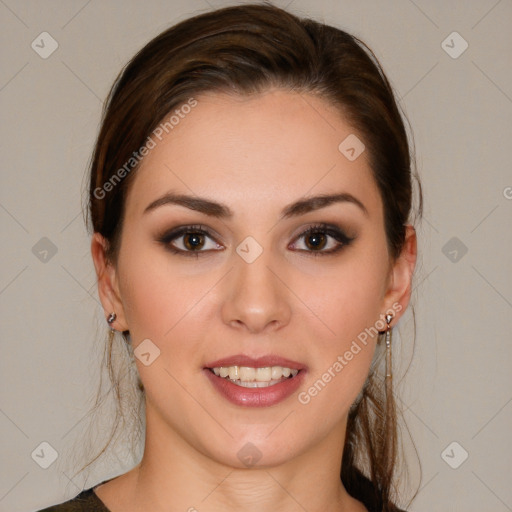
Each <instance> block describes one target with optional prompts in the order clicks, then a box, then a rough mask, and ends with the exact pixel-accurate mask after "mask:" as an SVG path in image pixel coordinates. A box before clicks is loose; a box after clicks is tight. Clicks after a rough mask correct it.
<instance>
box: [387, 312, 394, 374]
mask: <svg viewBox="0 0 512 512" xmlns="http://www.w3.org/2000/svg"><path fill="white" fill-rule="evenodd" d="M391 320H393V315H386V323H387V324H388V325H387V328H386V379H392V377H393V372H392V369H391V364H392V358H391Z"/></svg>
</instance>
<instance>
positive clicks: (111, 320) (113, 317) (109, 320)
mask: <svg viewBox="0 0 512 512" xmlns="http://www.w3.org/2000/svg"><path fill="white" fill-rule="evenodd" d="M116 318H117V315H116V314H115V313H110V315H108V318H107V323H108V325H109V327H110V330H111V331H112V332H114V329H113V328H112V324H113V323H114V322H115V321H116Z"/></svg>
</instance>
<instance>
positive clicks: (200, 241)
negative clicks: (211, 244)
mask: <svg viewBox="0 0 512 512" xmlns="http://www.w3.org/2000/svg"><path fill="white" fill-rule="evenodd" d="M183 244H184V245H185V247H186V248H187V249H188V250H189V251H194V250H197V249H201V248H202V247H203V245H204V235H202V234H201V233H187V234H185V235H183Z"/></svg>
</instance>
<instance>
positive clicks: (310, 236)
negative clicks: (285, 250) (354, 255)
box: [292, 224, 354, 256]
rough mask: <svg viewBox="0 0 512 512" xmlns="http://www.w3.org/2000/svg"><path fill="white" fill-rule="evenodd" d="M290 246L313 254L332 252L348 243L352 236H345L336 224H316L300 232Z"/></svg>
mask: <svg viewBox="0 0 512 512" xmlns="http://www.w3.org/2000/svg"><path fill="white" fill-rule="evenodd" d="M297 240H298V241H299V242H294V244H292V248H293V249H294V250H297V251H305V252H309V253H312V254H313V255H314V256H320V255H327V254H333V253H335V252H338V251H340V250H341V249H343V247H345V246H347V245H349V244H350V243H351V242H352V241H353V240H354V238H351V237H349V236H347V235H346V234H345V233H344V232H343V231H342V230H341V229H340V228H339V227H338V226H335V225H331V224H318V225H315V226H311V227H309V228H308V229H307V230H306V231H304V232H303V233H301V234H300V235H299V236H298V237H297Z"/></svg>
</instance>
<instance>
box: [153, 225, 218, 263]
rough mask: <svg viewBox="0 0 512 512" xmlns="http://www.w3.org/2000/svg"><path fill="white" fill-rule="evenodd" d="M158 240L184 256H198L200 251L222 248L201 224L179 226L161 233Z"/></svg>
mask: <svg viewBox="0 0 512 512" xmlns="http://www.w3.org/2000/svg"><path fill="white" fill-rule="evenodd" d="M159 241H160V242H161V243H162V244H164V245H165V246H166V248H167V249H169V250H170V251H171V252H173V253H177V254H182V255H184V256H192V255H193V256H199V254H198V253H200V252H207V251H211V250H219V249H222V246H221V245H220V244H218V243H217V242H216V241H215V240H214V239H213V237H212V235H211V234H210V233H209V232H208V231H207V230H206V229H204V228H203V227H202V226H181V227H179V228H176V229H173V230H171V231H169V232H167V233H165V234H164V235H162V236H161V237H160V238H159ZM194 253H195V254H194Z"/></svg>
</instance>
